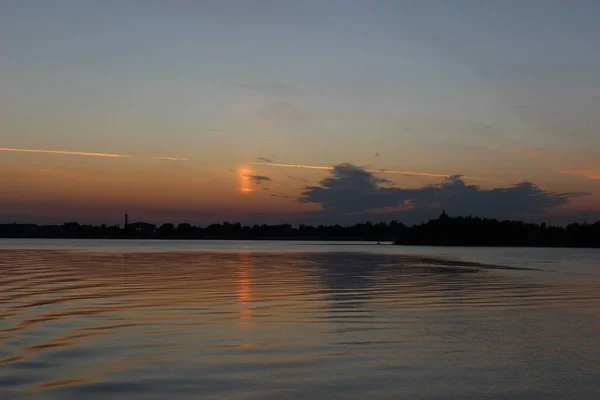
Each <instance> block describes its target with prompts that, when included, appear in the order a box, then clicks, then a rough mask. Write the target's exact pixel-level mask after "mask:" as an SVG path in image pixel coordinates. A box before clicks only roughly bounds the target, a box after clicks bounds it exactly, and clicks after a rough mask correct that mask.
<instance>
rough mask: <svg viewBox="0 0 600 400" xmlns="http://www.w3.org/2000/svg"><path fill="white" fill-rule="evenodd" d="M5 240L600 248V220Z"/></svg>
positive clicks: (51, 234) (117, 230)
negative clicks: (363, 242) (347, 242)
mask: <svg viewBox="0 0 600 400" xmlns="http://www.w3.org/2000/svg"><path fill="white" fill-rule="evenodd" d="M0 237H2V238H69V239H173V240H177V239H233V240H366V241H393V242H394V243H396V244H401V245H433V246H552V247H600V221H599V222H596V223H593V224H587V223H584V224H580V223H573V224H570V225H568V226H551V225H546V224H545V223H541V224H534V223H526V222H524V221H499V220H496V219H487V218H478V217H449V216H448V215H447V214H446V213H445V212H444V213H442V215H441V216H440V217H439V218H437V219H433V220H430V221H428V222H426V223H422V224H418V225H412V226H407V225H404V224H403V223H401V222H399V221H391V222H378V223H372V222H366V223H362V224H356V225H352V226H341V225H318V226H308V225H299V226H297V227H294V226H292V225H290V224H281V225H253V226H244V225H242V224H241V223H239V222H238V223H228V222H223V223H221V224H211V225H208V226H205V227H200V226H193V225H191V224H187V223H181V224H179V225H174V224H170V223H167V224H163V225H160V226H157V225H153V224H148V223H144V222H136V223H132V224H127V225H126V226H125V227H123V228H121V227H119V226H118V225H112V226H107V225H81V224H79V223H76V222H70V223H65V224H63V225H36V224H16V223H13V224H2V225H0Z"/></svg>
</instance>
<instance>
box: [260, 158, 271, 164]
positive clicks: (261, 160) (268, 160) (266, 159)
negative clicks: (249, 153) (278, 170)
mask: <svg viewBox="0 0 600 400" xmlns="http://www.w3.org/2000/svg"><path fill="white" fill-rule="evenodd" d="M257 160H258V161H260V162H264V163H272V162H273V160H270V159H268V158H265V157H258V158H257Z"/></svg>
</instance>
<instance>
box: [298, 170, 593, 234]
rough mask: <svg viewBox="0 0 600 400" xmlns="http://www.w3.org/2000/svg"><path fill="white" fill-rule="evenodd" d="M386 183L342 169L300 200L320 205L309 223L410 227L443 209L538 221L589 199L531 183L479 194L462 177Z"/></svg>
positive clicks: (309, 216)
mask: <svg viewBox="0 0 600 400" xmlns="http://www.w3.org/2000/svg"><path fill="white" fill-rule="evenodd" d="M387 184H390V181H389V180H387V179H381V178H377V177H376V176H374V175H373V174H372V173H370V172H367V171H365V170H364V169H362V168H360V167H357V166H355V165H352V164H340V165H337V166H336V167H335V168H334V169H333V170H332V172H331V175H330V176H328V177H327V178H325V179H323V180H322V181H321V182H320V186H307V187H305V189H304V192H303V193H302V195H301V196H300V198H299V201H300V202H305V203H316V204H319V205H321V206H322V208H323V209H322V211H319V212H315V213H310V215H305V216H304V217H305V218H307V219H308V220H310V222H313V221H314V222H319V223H332V222H334V223H354V222H359V221H365V220H390V219H398V220H401V221H402V222H404V223H408V224H412V223H418V222H422V221H424V220H428V219H430V218H435V217H437V216H438V215H439V214H440V212H441V210H442V209H444V210H446V211H447V212H448V213H449V214H450V215H455V216H459V215H463V216H466V215H473V216H479V217H489V218H498V219H525V220H538V219H540V217H542V216H543V214H544V212H545V211H547V210H549V209H552V208H554V207H557V206H561V205H564V204H566V203H568V202H569V201H570V200H571V199H573V198H576V197H581V196H586V195H588V194H589V193H554V192H549V191H545V190H543V189H541V188H539V187H538V186H536V185H535V184H533V183H531V182H521V183H517V184H515V185H512V186H510V187H506V188H494V189H482V188H480V187H479V186H477V185H468V184H466V183H465V182H464V181H463V180H462V179H461V176H460V175H455V176H451V177H449V178H447V179H445V180H444V181H443V182H441V183H440V184H436V185H430V186H425V187H422V188H417V189H402V188H396V187H386V186H385V185H387ZM542 219H543V218H542Z"/></svg>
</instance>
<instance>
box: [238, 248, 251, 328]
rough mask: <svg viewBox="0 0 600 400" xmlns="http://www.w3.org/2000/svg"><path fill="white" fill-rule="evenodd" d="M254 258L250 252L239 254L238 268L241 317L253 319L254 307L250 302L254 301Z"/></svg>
mask: <svg viewBox="0 0 600 400" xmlns="http://www.w3.org/2000/svg"><path fill="white" fill-rule="evenodd" d="M251 273H252V258H251V257H250V254H249V253H242V254H240V256H239V262H238V264H237V268H236V280H235V284H236V294H237V298H238V306H239V307H238V311H239V313H240V319H243V320H245V319H251V318H252V308H250V307H249V304H250V303H251V302H252V287H251V285H252V277H251Z"/></svg>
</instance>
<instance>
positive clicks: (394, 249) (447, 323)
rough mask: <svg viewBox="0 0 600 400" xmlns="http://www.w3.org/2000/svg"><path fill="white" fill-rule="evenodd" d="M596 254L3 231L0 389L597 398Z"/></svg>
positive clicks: (149, 394) (63, 394)
mask: <svg viewBox="0 0 600 400" xmlns="http://www.w3.org/2000/svg"><path fill="white" fill-rule="evenodd" d="M599 344H600V250H586V249H576V250H575V249H541V248H540V249H527V248H447V247H404V246H392V245H387V244H381V245H376V244H372V243H342V242H340V243H319V242H266V241H265V242H235V241H229V242H228V241H189V242H187V241H162V242H161V241H108V240H106V241H88V240H79V241H69V240H42V241H38V240H2V241H0V397H1V398H2V399H21V398H22V399H36V398H40V399H82V398H85V399H115V398H116V399H119V398H123V399H163V398H178V399H188V398H189V399H197V398H201V399H337V398H339V399H342V398H344V399H346V398H354V399H371V398H372V399H375V398H377V399H539V400H547V399H586V400H587V399H594V398H600V363H599V361H600V348H599Z"/></svg>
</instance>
